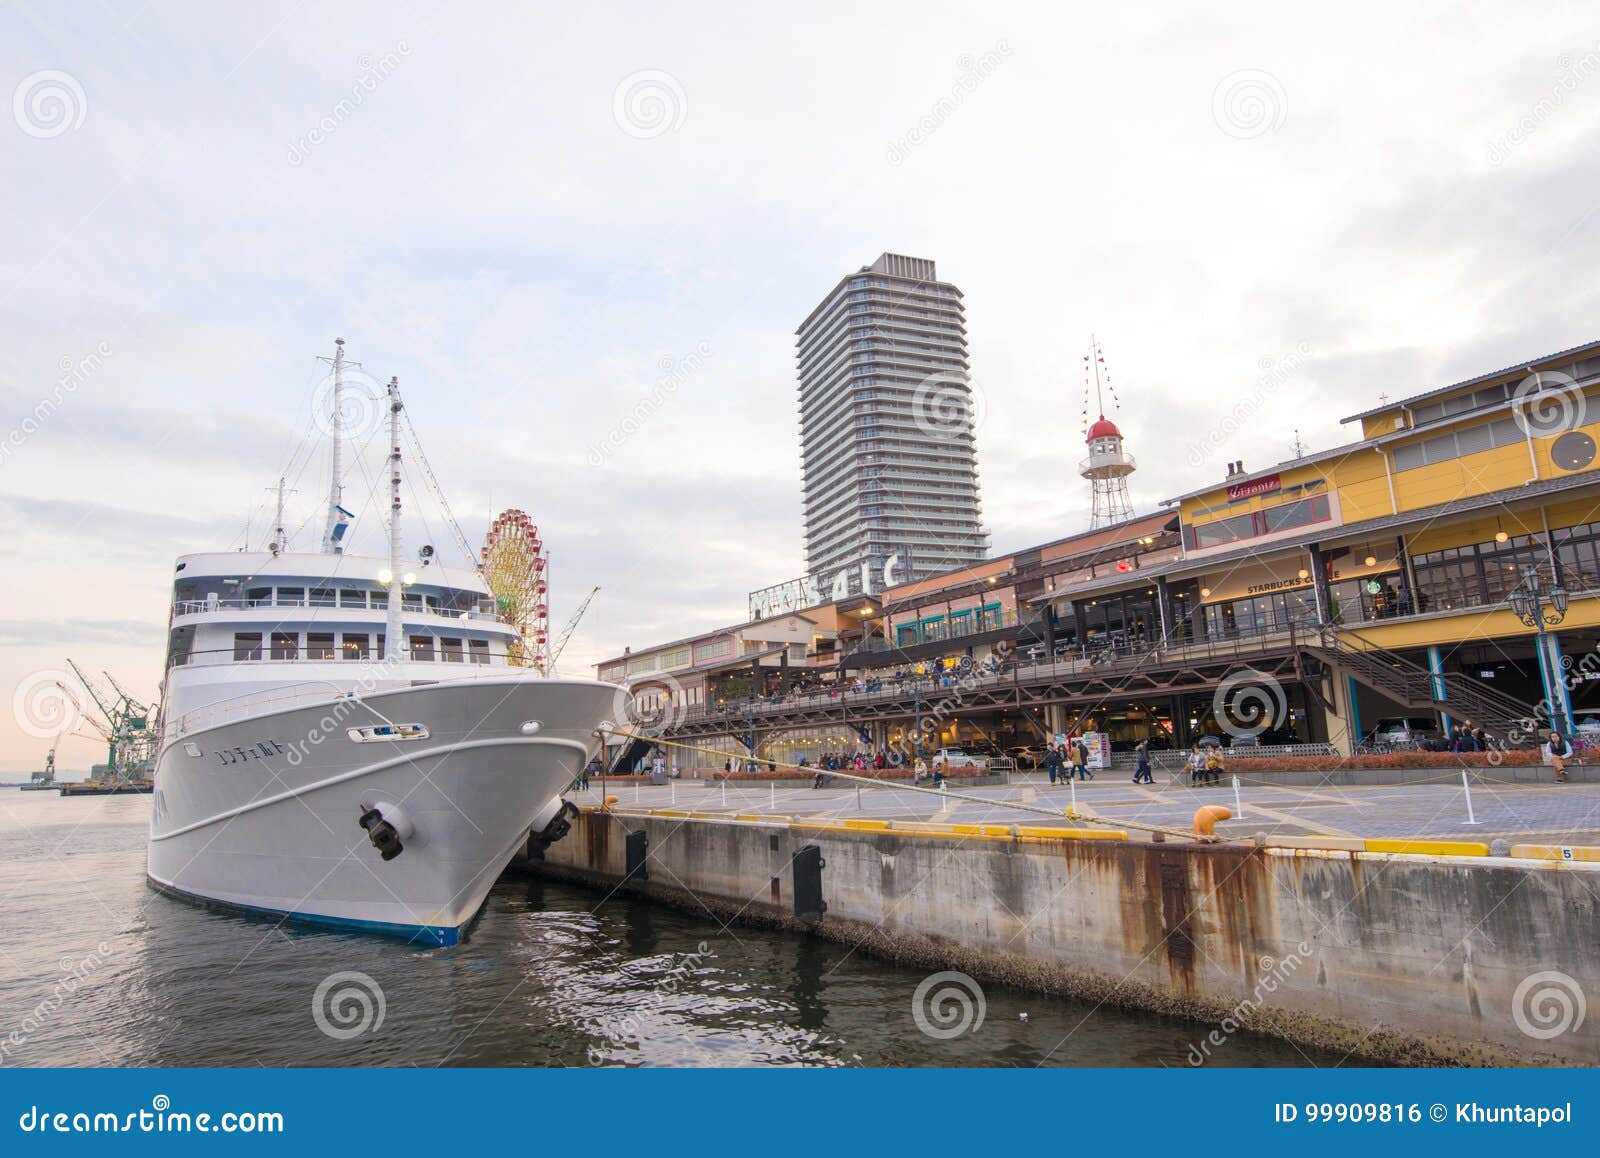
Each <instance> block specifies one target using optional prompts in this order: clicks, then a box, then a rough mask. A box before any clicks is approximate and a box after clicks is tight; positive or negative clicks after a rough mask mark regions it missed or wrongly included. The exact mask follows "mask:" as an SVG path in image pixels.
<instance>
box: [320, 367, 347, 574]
mask: <svg viewBox="0 0 1600 1158" xmlns="http://www.w3.org/2000/svg"><path fill="white" fill-rule="evenodd" d="M332 433H333V478H332V480H331V481H330V482H329V484H328V524H327V528H326V529H325V530H324V531H323V532H322V553H323V554H325V555H337V554H340V553H341V552H342V551H343V550H344V548H343V546H342V545H341V544H340V542H339V539H340V535H339V531H338V527H339V519H340V514H341V512H342V509H343V508H342V504H343V502H344V483H343V482H342V481H341V479H342V478H343V476H344V339H343V338H335V339H334V340H333V427H332Z"/></svg>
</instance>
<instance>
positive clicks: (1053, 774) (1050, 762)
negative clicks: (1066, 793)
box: [1044, 744, 1061, 784]
mask: <svg viewBox="0 0 1600 1158" xmlns="http://www.w3.org/2000/svg"><path fill="white" fill-rule="evenodd" d="M1044 770H1045V771H1046V772H1048V773H1049V774H1050V783H1052V784H1054V783H1055V782H1056V778H1057V777H1058V776H1059V775H1060V774H1061V749H1059V748H1057V747H1056V746H1055V745H1054V744H1051V745H1050V747H1048V748H1047V749H1045V753H1044Z"/></svg>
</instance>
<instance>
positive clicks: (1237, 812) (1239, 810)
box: [1233, 775, 1244, 820]
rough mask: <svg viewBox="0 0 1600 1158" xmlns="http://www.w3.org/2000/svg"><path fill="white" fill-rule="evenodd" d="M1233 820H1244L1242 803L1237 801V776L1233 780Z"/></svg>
mask: <svg viewBox="0 0 1600 1158" xmlns="http://www.w3.org/2000/svg"><path fill="white" fill-rule="evenodd" d="M1233 818H1234V819H1235V820H1243V819H1244V802H1243V801H1242V800H1240V799H1239V777H1238V776H1237V775H1235V776H1234V778H1233Z"/></svg>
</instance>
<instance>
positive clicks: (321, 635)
mask: <svg viewBox="0 0 1600 1158" xmlns="http://www.w3.org/2000/svg"><path fill="white" fill-rule="evenodd" d="M306 658H307V659H335V658H337V657H336V656H335V655H334V654H333V632H331V631H310V632H307V633H306Z"/></svg>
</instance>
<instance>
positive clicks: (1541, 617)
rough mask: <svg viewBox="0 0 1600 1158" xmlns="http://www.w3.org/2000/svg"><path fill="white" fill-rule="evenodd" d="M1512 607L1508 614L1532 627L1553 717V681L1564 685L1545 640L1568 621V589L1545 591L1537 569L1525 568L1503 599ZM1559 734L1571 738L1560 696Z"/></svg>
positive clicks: (1555, 587)
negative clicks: (1558, 681) (1547, 609)
mask: <svg viewBox="0 0 1600 1158" xmlns="http://www.w3.org/2000/svg"><path fill="white" fill-rule="evenodd" d="M1547 596H1548V598H1549V602H1550V610H1549V611H1546V610H1545V606H1544V604H1545V600H1546V597H1547ZM1506 600H1507V602H1509V603H1510V604H1511V610H1512V611H1513V612H1515V613H1516V616H1517V618H1518V619H1520V620H1521V621H1522V624H1523V626H1524V627H1531V628H1533V629H1534V631H1535V633H1536V636H1537V638H1536V642H1535V645H1534V646H1535V648H1536V650H1537V654H1538V658H1539V675H1540V676H1541V677H1542V678H1543V680H1544V686H1545V693H1546V696H1547V697H1548V699H1549V700H1550V714H1551V717H1552V718H1554V716H1555V700H1556V681H1557V680H1561V681H1563V683H1564V682H1565V678H1566V677H1565V676H1564V675H1563V674H1562V672H1561V665H1560V664H1559V663H1553V662H1551V660H1552V657H1551V655H1550V651H1549V645H1548V644H1547V643H1546V642H1545V640H1546V634H1547V633H1546V630H1545V629H1546V628H1550V627H1556V626H1558V625H1559V624H1560V623H1561V621H1562V620H1563V619H1565V618H1566V617H1567V604H1568V599H1567V589H1566V588H1565V587H1561V586H1559V585H1552V586H1551V587H1550V589H1549V590H1548V591H1546V589H1545V586H1544V578H1543V577H1542V576H1541V575H1540V574H1539V569H1538V568H1537V567H1525V568H1523V571H1522V582H1520V583H1518V584H1517V585H1516V586H1515V587H1514V588H1512V589H1511V593H1510V594H1509V595H1507V596H1506ZM1560 703H1561V734H1562V735H1563V736H1566V737H1568V738H1570V737H1571V736H1572V717H1571V715H1570V714H1568V712H1567V697H1566V696H1565V695H1562V696H1561V700H1560Z"/></svg>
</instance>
